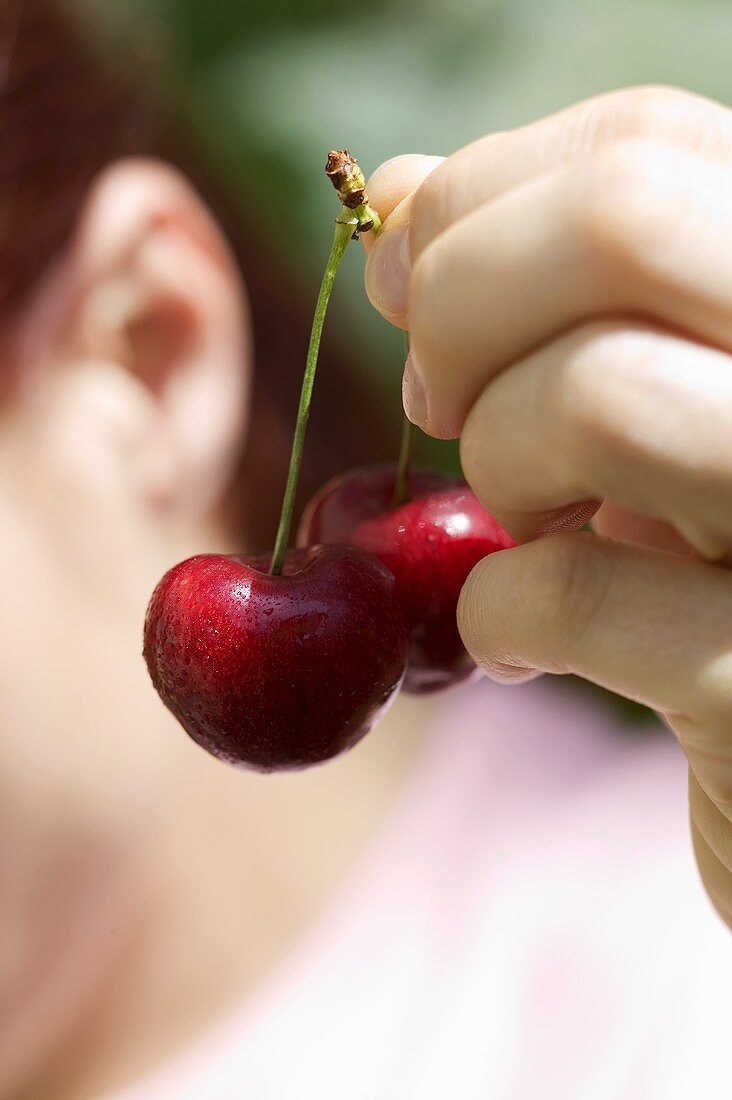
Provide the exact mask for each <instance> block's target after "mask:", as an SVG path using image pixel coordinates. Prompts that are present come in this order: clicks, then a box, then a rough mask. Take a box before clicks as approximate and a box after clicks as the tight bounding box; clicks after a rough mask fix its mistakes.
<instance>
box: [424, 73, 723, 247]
mask: <svg viewBox="0 0 732 1100" xmlns="http://www.w3.org/2000/svg"><path fill="white" fill-rule="evenodd" d="M636 140H640V141H647V142H652V143H654V144H661V145H668V146H671V147H672V148H676V149H679V150H686V151H688V152H694V153H697V154H699V155H700V156H702V157H705V158H707V159H708V160H710V161H712V162H715V163H717V164H720V165H722V166H725V167H726V166H729V165H730V164H732V112H730V110H729V109H728V108H727V107H724V106H722V104H720V103H716V102H715V101H714V100H711V99H706V98H704V97H703V96H698V95H694V94H692V93H690V92H686V91H682V90H680V89H678V88H667V87H655V86H647V87H638V88H623V89H621V90H618V91H613V92H609V93H606V94H604V95H600V96H596V97H594V98H592V99H588V100H585V101H584V102H583V103H578V104H575V105H573V106H572V107H569V108H567V109H566V110H563V111H560V112H558V113H557V114H554V115H550V116H549V117H548V118H544V119H541V120H539V121H538V122H534V123H531V124H530V125H528V126H522V127H520V128H519V129H516V130H511V131H509V132H506V133H497V134H489V135H488V136H486V137H482V138H480V139H479V140H478V141H476V142H473V143H472V144H470V145H468V146H466V147H465V148H464V149H461V150H460V151H459V152H457V153H455V154H454V155H453V156H451V157H449V158H448V159H447V160H446V161H445V163H444V164H443V165H442V166H441V167H440V168H439V169H438V170H437V171H436V172H434V174H433V175H432V176H431V178H430V180H429V182H428V183H426V184H425V185H424V186H423V187H422V188H421V189H420V193H419V197H418V200H417V202H416V203H415V207H414V210H413V220H412V229H411V251H412V258H413V259H416V258H417V256H419V254H420V253H421V252H423V251H424V249H425V248H427V247H428V245H429V244H431V243H432V241H433V240H435V238H436V237H438V236H439V235H440V233H442V232H443V231H444V230H445V229H447V228H448V227H449V226H450V225H452V224H453V222H455V221H457V220H458V219H459V218H462V217H464V215H465V214H469V213H471V211H473V210H476V209H477V208H478V207H479V206H483V205H484V204H485V203H486V202H489V201H491V200H493V199H495V198H497V197H498V196H499V195H501V194H504V193H505V192H506V191H509V190H510V189H511V188H513V187H516V186H518V185H520V184H522V183H525V182H526V181H527V180H530V179H535V178H536V177H538V176H541V175H544V174H545V173H548V172H553V171H556V170H557V169H558V168H562V167H565V166H568V165H574V164H578V163H580V162H581V161H584V160H587V159H589V158H590V157H592V156H594V154H596V153H597V152H599V151H601V150H602V149H606V148H607V147H608V146H610V145H614V144H617V143H618V142H628V141H636Z"/></svg>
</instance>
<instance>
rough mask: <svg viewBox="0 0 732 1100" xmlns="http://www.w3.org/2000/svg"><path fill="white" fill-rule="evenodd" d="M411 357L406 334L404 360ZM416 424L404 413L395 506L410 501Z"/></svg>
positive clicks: (407, 334)
mask: <svg viewBox="0 0 732 1100" xmlns="http://www.w3.org/2000/svg"><path fill="white" fill-rule="evenodd" d="M408 355H409V333H408V332H406V331H405V333H404V358H405V359H406V358H407V356H408ZM414 434H415V429H414V424H412V422H411V420H409V419H408V418H407V415H406V413H402V438H401V443H400V446H399V462H398V464H397V474H396V481H395V482H394V505H395V507H397V506H398V505H400V504H406V503H407V501H408V500H409V471H410V469H411V466H412V451H413V449H414Z"/></svg>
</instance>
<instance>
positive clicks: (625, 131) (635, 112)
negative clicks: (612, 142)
mask: <svg viewBox="0 0 732 1100" xmlns="http://www.w3.org/2000/svg"><path fill="white" fill-rule="evenodd" d="M699 102H700V100H699V98H698V97H696V96H694V95H691V94H690V93H689V92H686V91H684V90H683V89H682V88H675V87H673V86H672V85H666V84H646V85H639V86H636V87H633V88H624V89H623V90H622V91H620V92H616V93H614V94H613V95H612V103H613V106H614V108H615V111H616V118H617V124H616V125H617V133H618V136H619V137H621V138H623V137H649V138H654V137H657V136H659V135H661V134H664V133H666V132H668V130H669V124H670V123H671V124H673V125H678V124H679V122H680V121H681V120H682V119H684V118H686V117H688V116H692V117H693V116H694V115H695V114H696V113H697V106H698V104H699Z"/></svg>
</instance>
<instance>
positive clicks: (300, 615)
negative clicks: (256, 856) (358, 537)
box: [144, 546, 408, 771]
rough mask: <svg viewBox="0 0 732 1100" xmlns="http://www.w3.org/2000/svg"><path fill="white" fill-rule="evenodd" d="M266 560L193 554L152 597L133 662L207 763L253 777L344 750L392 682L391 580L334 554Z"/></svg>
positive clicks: (395, 612) (399, 642) (358, 554)
mask: <svg viewBox="0 0 732 1100" xmlns="http://www.w3.org/2000/svg"><path fill="white" fill-rule="evenodd" d="M268 566H269V558H264V557H246V558H244V557H242V558H233V557H225V556H223V555H217V554H202V555H199V556H198V557H194V558H189V559H188V560H187V561H184V562H181V563H180V564H179V565H176V566H174V567H173V568H172V569H171V570H169V572H167V573H166V574H165V576H164V577H163V578H162V580H161V581H160V583H159V584H158V586H157V588H156V589H155V591H154V592H153V595H152V599H151V601H150V605H149V608H148V612H147V618H146V621H145V645H144V654H145V660H146V661H147V667H148V670H149V672H150V676H151V677H152V681H153V683H154V685H155V687H156V689H157V691H158V693H159V694H160V697H161V698H162V700H163V702H164V703H165V705H166V706H167V707H168V709H169V710H171V711H172V712H173V714H174V715H175V717H176V718H177V719H178V721H179V722H180V723H181V725H182V726H183V728H184V729H185V730H186V732H187V733H188V734H190V736H191V737H192V738H193V740H194V741H196V742H198V744H199V745H202V746H203V748H205V749H208V751H209V752H211V753H213V754H214V756H217V757H220V758H221V759H222V760H227V761H229V762H230V763H232V764H239V765H244V766H246V767H249V768H254V769H257V770H259V771H274V770H276V769H285V768H288V769H292V768H302V767H306V766H307V765H309V764H317V763H320V762H321V761H323V760H328V759H329V758H330V757H332V756H335V755H337V754H338V753H341V752H344V751H345V750H346V749H349V748H351V747H352V746H353V745H355V744H356V742H357V741H360V739H361V738H362V737H363V736H364V734H365V733H367V732H368V730H369V729H370V728H371V726H372V725H373V724H374V723H375V722H376V721H377V719H378V718H379V717H380V715H381V714H382V713H383V711H384V710H385V708H386V707H387V706H388V704H389V702H390V701H391V700H392V698H393V697H394V695H395V693H396V692H397V691H398V689H399V686H400V684H401V682H402V677H403V675H404V667H405V662H406V657H407V652H408V635H407V631H406V627H405V625H404V619H403V616H402V612H401V609H400V607H399V604H398V601H397V599H396V596H395V591H394V588H395V585H394V578H393V577H392V576H391V574H390V573H389V572H388V570H387V569H385V567H384V566H383V565H382V564H381V562H379V561H378V560H377V559H375V558H373V557H372V556H371V555H370V554H367V553H364V552H363V551H362V550H359V549H353V548H350V547H344V546H317V547H313V548H312V549H309V550H288V551H287V554H286V556H285V560H284V567H283V571H282V574H281V575H279V576H273V575H271V574H270V573H269V572H268Z"/></svg>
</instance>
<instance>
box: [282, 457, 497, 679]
mask: <svg viewBox="0 0 732 1100" xmlns="http://www.w3.org/2000/svg"><path fill="white" fill-rule="evenodd" d="M395 481H396V466H395V465H381V466H373V467H367V468H364V469H360V470H351V471H349V472H348V473H345V474H342V475H341V476H340V477H337V478H334V479H333V480H332V481H330V482H329V483H328V484H327V485H325V486H324V487H323V488H322V489H321V490H320V492H319V493H317V494H316V495H315V496H314V497H313V499H312V500H311V501H310V503H309V505H308V507H307V509H306V511H305V514H304V516H303V519H302V522H301V525H300V531H299V534H298V544H299V545H300V546H308V545H311V544H313V543H318V542H342V543H348V544H350V545H351V546H360V547H362V548H363V549H364V550H369V551H370V552H371V553H372V554H375V555H376V556H377V557H378V558H380V559H381V561H382V562H383V563H384V564H385V565H386V566H387V568H388V569H389V570H390V572H391V573H393V574H394V577H395V579H396V588H397V595H398V597H399V600H400V602H401V605H402V609H403V611H404V616H405V619H406V621H407V626H408V627H409V629H410V634H411V647H410V655H409V664H408V667H407V675H406V679H405V681H404V688H405V690H406V691H409V692H412V693H414V694H423V693H425V692H430V691H439V690H441V689H442V688H447V687H451V686H452V685H453V684H456V683H459V682H460V681H462V680H465V679H467V678H468V677H470V676H471V674H472V673H474V672H475V671H476V669H475V665H474V664H473V661H472V660H471V658H470V657H469V655H468V653H467V652H466V650H465V647H464V646H463V644H462V641H461V640H460V635H459V633H458V628H457V622H456V618H455V614H456V609H457V601H458V597H459V595H460V589H461V588H462V586H463V584H464V582H465V579H466V577H467V575H468V573H469V572H470V570H471V569H472V568H473V566H474V565H475V564H476V563H477V562H478V561H480V560H481V558H484V557H485V556H486V555H487V554H491V553H492V552H493V551H494V550H504V549H506V548H508V547H510V546H514V545H515V543H514V541H513V539H511V537H510V536H509V535H508V534H506V532H505V531H504V530H503V528H502V527H500V526H499V524H498V523H497V522H496V521H495V520H494V519H493V517H492V516H491V515H490V514H489V513H488V512H486V510H485V508H483V507H482V505H481V504H480V503H479V502H478V500H477V498H476V496H475V495H474V493H472V492H471V490H470V489H469V488H468V486H467V485H466V484H465V482H463V481H457V480H455V479H452V478H448V477H444V476H442V475H441V474H435V473H430V472H428V471H426V470H419V469H413V470H412V471H411V473H410V477H409V489H410V499H409V500H408V501H407V503H405V504H400V505H395V504H394V486H395Z"/></svg>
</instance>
